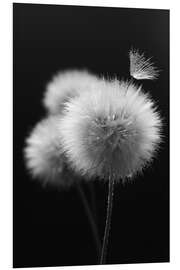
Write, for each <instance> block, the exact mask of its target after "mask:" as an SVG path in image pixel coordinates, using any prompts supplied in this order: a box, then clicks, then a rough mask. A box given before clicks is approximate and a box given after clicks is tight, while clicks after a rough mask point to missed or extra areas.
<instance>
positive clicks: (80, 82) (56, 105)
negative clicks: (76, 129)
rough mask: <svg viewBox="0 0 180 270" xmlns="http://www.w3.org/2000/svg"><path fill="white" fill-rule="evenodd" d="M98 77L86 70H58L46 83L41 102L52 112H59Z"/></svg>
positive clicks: (91, 85)
mask: <svg viewBox="0 0 180 270" xmlns="http://www.w3.org/2000/svg"><path fill="white" fill-rule="evenodd" d="M97 80H98V78H97V77H96V76H95V75H92V74H91V73H89V72H88V71H86V70H82V71H78V70H69V71H64V72H59V73H58V74H57V75H56V76H54V78H53V79H52V81H50V82H49V83H48V85H47V89H46V92H45V95H44V98H43V104H44V106H45V107H46V108H47V109H48V111H49V112H50V113H52V114H57V113H61V112H62V111H63V109H64V104H65V103H66V102H67V101H68V100H69V99H70V98H72V97H76V96H79V94H80V93H81V92H84V91H86V90H88V91H89V90H90V89H91V88H92V87H93V84H94V82H96V81H97Z"/></svg>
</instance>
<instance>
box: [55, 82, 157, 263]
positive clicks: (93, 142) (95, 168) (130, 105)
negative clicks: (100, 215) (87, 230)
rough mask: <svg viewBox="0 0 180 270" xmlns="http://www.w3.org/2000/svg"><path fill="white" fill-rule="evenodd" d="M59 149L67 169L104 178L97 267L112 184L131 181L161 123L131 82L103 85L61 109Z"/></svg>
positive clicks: (148, 155) (154, 143)
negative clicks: (104, 209) (103, 216)
mask: <svg viewBox="0 0 180 270" xmlns="http://www.w3.org/2000/svg"><path fill="white" fill-rule="evenodd" d="M60 127H61V136H62V145H63V148H64V151H65V153H66V155H67V158H68V159H69V161H70V163H71V165H72V167H73V168H74V169H75V170H76V171H78V172H79V173H81V174H84V175H88V176H89V177H96V176H98V177H99V178H104V179H108V181H109V191H108V204H107V216H106V225H105V231H104V238H103V246H102V252H101V258H100V264H104V263H105V260H106V253H107V246H108V238H109V233H110V224H111V215H112V207H113V192H114V182H115V181H119V180H120V179H122V180H123V181H125V180H126V179H127V178H128V177H133V176H134V175H136V174H137V173H138V172H141V171H142V169H143V168H144V167H145V166H146V165H147V164H148V163H149V162H150V161H151V160H152V158H153V156H154V153H155V151H156V149H157V146H158V144H159V142H160V138H161V136H160V127H161V119H160V116H159V114H158V112H157V111H156V109H155V106H154V103H153V101H152V100H151V99H150V98H149V97H148V95H147V94H144V93H143V92H142V90H141V87H136V86H135V85H134V84H132V83H128V82H123V81H122V82H120V83H119V82H118V81H117V80H114V81H111V82H109V81H105V80H102V82H101V84H99V83H98V84H97V87H94V88H93V89H92V90H91V91H90V92H87V93H82V94H81V95H80V96H79V97H77V98H74V99H71V100H70V101H69V102H68V103H67V104H66V112H65V114H64V116H63V117H62V119H61V121H60Z"/></svg>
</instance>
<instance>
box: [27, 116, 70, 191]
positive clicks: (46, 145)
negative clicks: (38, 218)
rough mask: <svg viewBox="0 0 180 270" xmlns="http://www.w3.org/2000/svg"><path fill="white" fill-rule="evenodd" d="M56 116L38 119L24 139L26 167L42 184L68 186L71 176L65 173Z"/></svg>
mask: <svg viewBox="0 0 180 270" xmlns="http://www.w3.org/2000/svg"><path fill="white" fill-rule="evenodd" d="M58 120H59V117H57V116H50V117H48V118H47V119H44V120H42V121H40V122H39V123H38V124H37V125H36V126H35V128H34V129H33V131H32V132H31V134H30V136H29V137H28V138H27V139H26V147H25V149H24V154H25V159H26V165H27V168H28V169H29V170H30V172H31V174H32V176H33V177H34V178H38V179H39V180H40V181H41V182H42V184H44V185H46V184H52V185H57V186H59V185H60V186H64V187H68V186H70V185H71V184H72V178H70V177H68V174H66V167H67V165H66V162H65V156H64V154H63V151H62V146H61V142H60V139H59V136H58V127H57V124H58Z"/></svg>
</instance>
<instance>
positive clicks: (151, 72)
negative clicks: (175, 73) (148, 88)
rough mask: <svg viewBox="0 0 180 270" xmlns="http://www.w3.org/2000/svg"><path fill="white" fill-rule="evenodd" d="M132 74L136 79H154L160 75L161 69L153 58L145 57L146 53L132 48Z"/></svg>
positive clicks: (130, 56) (130, 55)
mask: <svg viewBox="0 0 180 270" xmlns="http://www.w3.org/2000/svg"><path fill="white" fill-rule="evenodd" d="M129 59H130V75H131V76H132V77H133V78H135V79H136V80H154V79H157V77H158V75H159V70H158V69H157V68H156V67H155V66H154V63H153V62H151V58H145V55H144V53H140V52H139V51H138V50H134V49H132V50H130V52H129Z"/></svg>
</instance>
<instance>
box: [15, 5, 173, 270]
mask: <svg viewBox="0 0 180 270" xmlns="http://www.w3.org/2000/svg"><path fill="white" fill-rule="evenodd" d="M13 21H14V33H13V41H14V50H13V53H14V54H13V55H14V56H13V58H14V61H13V69H14V78H13V84H14V85H13V86H14V95H13V97H14V106H13V107H14V108H13V112H14V144H13V145H14V147H13V149H14V151H13V156H14V184H13V191H14V196H13V208H14V212H13V220H14V226H13V228H14V229H13V252H14V256H13V257H14V258H13V264H14V267H26V266H27V267H29V266H30V267H32V266H61V265H83V264H84V265H88V264H97V255H96V250H95V246H94V242H93V238H92V235H91V231H90V227H89V224H88V221H87V218H86V215H85V213H84V209H83V206H82V203H81V200H80V199H79V196H78V193H77V191H76V189H75V188H72V189H70V190H69V191H57V190H56V189H53V188H42V187H41V185H40V183H39V182H36V181H32V179H31V177H30V176H29V174H28V173H27V170H26V168H25V164H24V159H23V152H22V151H23V147H24V140H25V138H26V136H27V135H28V134H29V132H30V130H31V129H32V127H33V126H34V125H35V124H36V122H37V121H39V120H40V119H41V118H42V117H44V116H45V114H46V112H45V110H44V108H43V106H42V102H41V100H42V96H43V93H44V89H45V85H46V83H47V82H48V81H49V80H50V79H51V77H52V75H53V74H54V73H55V72H57V71H58V70H64V69H69V68H87V69H89V70H90V71H91V72H93V73H95V74H104V75H107V74H108V75H116V76H118V78H121V77H123V78H125V79H127V78H129V59H128V50H129V49H130V48H131V46H133V47H134V48H139V49H140V50H142V51H145V52H146V53H147V56H149V57H150V56H154V58H153V60H154V61H155V62H156V65H157V66H158V67H159V68H160V69H161V70H162V71H161V74H160V77H159V79H158V80H157V81H154V82H152V81H143V82H142V83H143V86H144V90H145V91H148V92H149V93H150V94H151V96H152V97H153V98H154V100H155V101H156V102H157V104H158V106H159V110H160V112H161V115H162V117H163V119H164V127H163V134H164V142H163V144H162V145H161V150H160V152H159V154H158V157H157V159H156V160H155V161H154V163H153V166H152V167H151V168H149V169H148V170H146V172H145V173H144V175H143V176H141V177H138V178H137V179H136V181H135V182H134V183H132V184H125V185H124V186H123V185H122V184H119V185H117V186H116V190H115V198H114V207H113V216H112V230H111V236H110V241H109V250H108V257H107V263H109V264H114V263H147V262H167V261H169V138H168V134H169V11H168V10H153V9H152V10H145V9H125V8H106V7H104V8H103V7H80V6H79V7H78V6H76V7H75V6H57V5H38V4H14V5H13ZM138 83H139V82H138ZM94 186H95V192H96V200H97V210H98V225H99V231H100V236H101V238H102V237H103V232H104V225H105V214H106V198H107V184H104V183H103V182H102V181H100V180H96V181H95V183H94ZM84 189H85V192H86V194H87V196H88V198H89V196H90V195H89V192H88V190H87V188H86V186H85V185H84Z"/></svg>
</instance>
